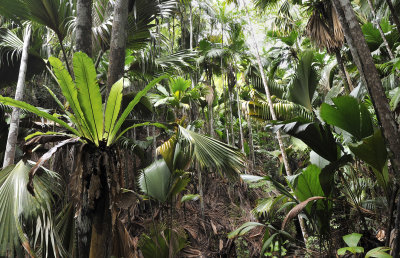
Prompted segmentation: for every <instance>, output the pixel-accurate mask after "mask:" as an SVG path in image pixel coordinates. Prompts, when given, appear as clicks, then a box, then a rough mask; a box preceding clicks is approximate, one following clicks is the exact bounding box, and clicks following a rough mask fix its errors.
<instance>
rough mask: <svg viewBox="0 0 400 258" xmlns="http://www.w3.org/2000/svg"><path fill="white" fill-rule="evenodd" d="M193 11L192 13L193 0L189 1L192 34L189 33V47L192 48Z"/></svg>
mask: <svg viewBox="0 0 400 258" xmlns="http://www.w3.org/2000/svg"><path fill="white" fill-rule="evenodd" d="M192 15H193V13H192V2H189V28H190V32H189V33H190V34H189V37H190V39H189V47H190V50H192V49H193V16H192Z"/></svg>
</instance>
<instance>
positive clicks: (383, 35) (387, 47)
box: [367, 0, 394, 59]
mask: <svg viewBox="0 0 400 258" xmlns="http://www.w3.org/2000/svg"><path fill="white" fill-rule="evenodd" d="M367 1H368V5H369V8H371V12H372V15H373V16H374V18H375V19H376V27H377V28H378V30H379V33H380V34H381V37H382V39H383V43H384V44H385V47H386V50H387V51H388V53H389V56H390V59H394V55H393V52H392V50H391V49H390V46H389V43H388V41H387V39H386V36H385V33H384V32H383V30H382V27H381V24H380V21H381V19H379V18H378V16H377V15H376V12H375V9H374V6H373V4H372V2H371V0H367Z"/></svg>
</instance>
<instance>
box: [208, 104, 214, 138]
mask: <svg viewBox="0 0 400 258" xmlns="http://www.w3.org/2000/svg"><path fill="white" fill-rule="evenodd" d="M213 116H214V114H213V107H212V102H211V103H208V122H209V133H210V137H212V138H214V117H213Z"/></svg>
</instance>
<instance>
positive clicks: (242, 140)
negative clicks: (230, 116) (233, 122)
mask: <svg viewBox="0 0 400 258" xmlns="http://www.w3.org/2000/svg"><path fill="white" fill-rule="evenodd" d="M236 101H237V109H238V111H237V112H238V118H239V135H240V148H241V150H242V152H244V139H243V127H242V115H241V111H242V110H241V108H240V99H239V86H238V87H237V89H236Z"/></svg>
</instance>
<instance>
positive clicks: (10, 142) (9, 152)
mask: <svg viewBox="0 0 400 258" xmlns="http://www.w3.org/2000/svg"><path fill="white" fill-rule="evenodd" d="M31 33H32V29H31V25H30V24H28V25H27V26H26V33H25V38H24V46H23V49H22V57H21V65H20V69H19V74H18V83H17V89H16V92H15V100H22V99H23V97H24V89H25V77H26V70H27V66H28V49H29V43H30V40H31ZM19 116H20V110H19V109H18V108H13V111H12V115H11V121H10V127H9V131H8V138H7V144H6V151H5V153H4V162H3V168H5V167H7V166H9V165H11V164H14V157H15V149H16V146H17V138H18V127H19Z"/></svg>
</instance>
